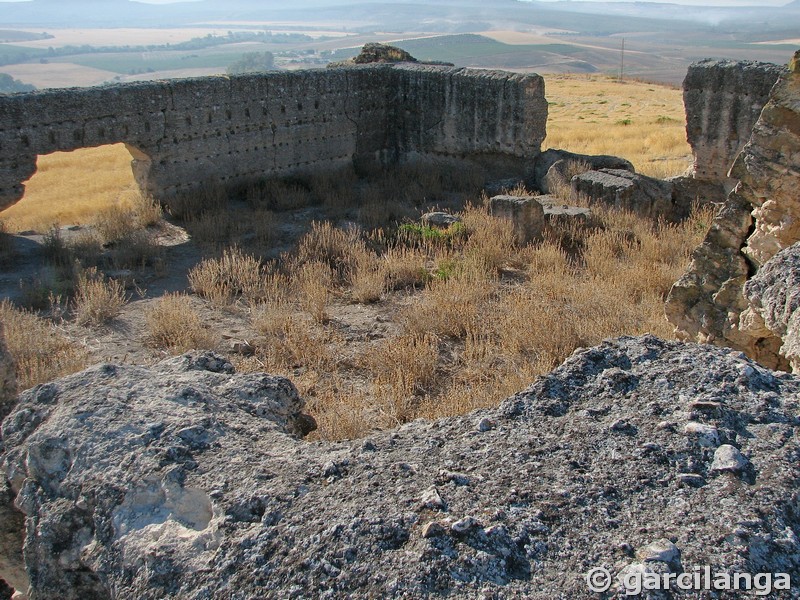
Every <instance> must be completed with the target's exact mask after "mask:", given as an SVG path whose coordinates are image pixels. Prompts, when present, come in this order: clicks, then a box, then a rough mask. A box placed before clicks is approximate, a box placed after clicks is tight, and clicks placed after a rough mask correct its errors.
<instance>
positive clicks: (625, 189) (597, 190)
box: [571, 169, 674, 219]
mask: <svg viewBox="0 0 800 600" xmlns="http://www.w3.org/2000/svg"><path fill="white" fill-rule="evenodd" d="M571 185H572V193H573V194H578V195H581V196H584V197H586V198H587V199H588V200H589V202H590V203H595V202H601V203H603V204H606V205H608V206H613V207H615V208H619V209H624V210H630V211H633V212H636V213H638V214H640V215H643V216H646V217H651V218H658V217H665V218H668V219H672V218H674V211H673V204H672V184H670V183H669V182H667V181H663V180H660V179H654V178H653V177H647V176H645V175H639V174H636V173H632V172H631V171H627V170H623V169H602V170H600V171H587V172H585V173H582V174H580V175H576V176H575V177H573V178H572V182H571Z"/></svg>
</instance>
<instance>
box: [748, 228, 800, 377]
mask: <svg viewBox="0 0 800 600" xmlns="http://www.w3.org/2000/svg"><path fill="white" fill-rule="evenodd" d="M744 296H745V298H746V299H747V301H748V303H749V306H748V307H747V308H746V309H745V310H744V311H743V312H742V315H741V317H740V322H742V323H747V324H748V327H747V328H746V330H747V332H748V333H751V334H755V333H758V334H759V337H761V338H769V337H770V336H774V337H776V338H779V339H780V340H781V342H782V346H781V348H780V350H779V352H780V355H781V356H783V357H784V358H785V359H786V360H788V361H789V363H790V365H791V367H792V370H793V371H794V372H798V371H800V312H799V311H798V309H800V243H797V244H794V245H792V246H789V247H788V248H786V249H784V250H781V251H780V252H778V254H776V255H775V256H774V257H773V258H771V259H770V260H768V261H767V263H766V264H764V265H763V266H762V267H761V268H760V269H759V270H758V272H757V273H756V274H755V275H754V276H753V278H752V279H750V280H749V281H748V282H747V283H746V284H745V286H744Z"/></svg>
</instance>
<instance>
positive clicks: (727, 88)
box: [683, 60, 784, 192]
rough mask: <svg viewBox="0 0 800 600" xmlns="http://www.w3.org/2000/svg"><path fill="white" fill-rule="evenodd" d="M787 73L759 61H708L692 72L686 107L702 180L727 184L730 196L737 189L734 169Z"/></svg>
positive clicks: (689, 134) (685, 92) (696, 167)
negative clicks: (732, 173) (777, 86)
mask: <svg viewBox="0 0 800 600" xmlns="http://www.w3.org/2000/svg"><path fill="white" fill-rule="evenodd" d="M783 71H784V67H782V66H778V65H774V64H771V63H762V62H755V61H730V60H724V61H716V60H703V61H700V62H697V63H693V64H692V65H691V66H690V67H689V70H688V72H687V73H686V78H685V79H684V81H683V103H684V106H685V108H686V139H687V140H688V141H689V144H690V145H691V146H692V152H693V154H694V166H693V168H692V173H693V176H694V177H695V178H696V179H701V180H704V181H712V182H718V183H722V184H724V185H725V186H726V190H725V191H726V192H728V191H730V190H731V188H732V187H733V186H734V185H735V184H736V180H735V179H731V178H729V177H728V170H729V169H730V168H731V165H732V164H733V161H734V159H735V158H736V156H737V155H738V154H739V152H740V151H741V150H742V148H743V147H744V145H745V144H746V143H747V140H748V139H749V138H750V132H751V131H752V130H753V126H754V125H755V123H756V121H757V120H758V117H759V115H760V114H761V110H762V109H763V108H764V105H765V104H766V103H767V100H768V98H769V93H770V90H771V89H772V87H773V86H774V85H775V82H776V81H777V80H778V77H780V75H781V73H782V72H783Z"/></svg>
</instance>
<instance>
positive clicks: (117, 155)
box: [0, 144, 137, 232]
mask: <svg viewBox="0 0 800 600" xmlns="http://www.w3.org/2000/svg"><path fill="white" fill-rule="evenodd" d="M130 162H131V155H130V153H129V152H128V150H127V148H125V146H124V144H114V145H112V146H101V147H99V148H84V149H81V150H75V151H74V152H56V153H54V154H48V155H46V156H40V157H39V159H38V162H37V171H36V174H35V175H34V176H33V177H32V178H31V179H30V181H28V183H27V184H26V187H25V197H24V198H23V199H22V200H20V201H19V202H18V203H17V204H15V205H14V206H11V207H9V208H7V209H5V210H4V211H2V212H0V218H2V219H4V220H7V221H8V222H9V228H10V230H11V231H16V232H19V231H26V230H30V229H32V230H35V231H40V232H44V231H47V230H48V229H49V228H50V227H51V226H52V224H53V223H60V224H61V225H70V224H86V223H91V222H92V221H93V220H94V218H95V215H96V214H97V211H98V209H100V208H101V207H105V206H110V205H113V204H114V203H115V201H117V199H118V198H120V197H121V196H124V195H125V194H126V193H130V192H132V191H133V190H135V189H137V188H136V184H135V182H134V179H133V173H132V172H131V167H130Z"/></svg>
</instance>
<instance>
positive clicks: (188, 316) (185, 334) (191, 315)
mask: <svg viewBox="0 0 800 600" xmlns="http://www.w3.org/2000/svg"><path fill="white" fill-rule="evenodd" d="M145 319H146V323H147V339H146V341H147V344H148V345H149V346H151V347H153V348H159V349H161V350H167V351H169V352H170V353H172V354H181V353H182V352H186V351H188V350H208V349H213V348H214V347H215V346H216V343H217V339H216V335H215V334H214V332H213V331H212V330H211V329H210V328H208V327H207V326H206V325H205V323H204V322H203V320H202V318H201V317H200V314H199V313H198V312H197V310H195V308H194V307H193V306H192V301H191V298H189V296H186V295H185V294H165V295H164V296H162V297H161V298H159V299H158V300H156V301H155V302H154V303H153V305H152V306H151V307H150V308H148V309H147V311H146V312H145Z"/></svg>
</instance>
